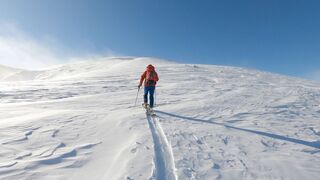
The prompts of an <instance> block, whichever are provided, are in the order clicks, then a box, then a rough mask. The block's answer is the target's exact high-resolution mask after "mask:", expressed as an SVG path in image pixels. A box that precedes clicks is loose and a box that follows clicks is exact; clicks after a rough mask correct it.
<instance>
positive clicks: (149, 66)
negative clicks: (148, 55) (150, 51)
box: [139, 64, 159, 87]
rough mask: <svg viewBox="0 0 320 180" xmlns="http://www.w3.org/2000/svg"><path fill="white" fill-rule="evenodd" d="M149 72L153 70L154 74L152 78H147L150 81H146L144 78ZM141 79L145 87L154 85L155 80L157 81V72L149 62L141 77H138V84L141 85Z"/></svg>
mask: <svg viewBox="0 0 320 180" xmlns="http://www.w3.org/2000/svg"><path fill="white" fill-rule="evenodd" d="M150 72H153V73H154V76H153V77H152V79H149V80H151V82H147V79H146V78H147V74H148V73H150ZM143 81H144V86H145V87H146V86H156V84H157V81H159V77H158V74H157V72H156V71H155V69H154V67H153V66H152V65H151V64H149V65H148V66H147V69H146V70H145V71H144V72H143V73H142V75H141V78H140V83H139V86H141V85H142V83H143Z"/></svg>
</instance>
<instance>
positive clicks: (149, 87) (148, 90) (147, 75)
mask: <svg viewBox="0 0 320 180" xmlns="http://www.w3.org/2000/svg"><path fill="white" fill-rule="evenodd" d="M157 81H159V77H158V74H157V72H156V71H155V68H154V66H152V65H151V64H149V65H148V66H147V69H146V70H145V71H144V72H143V73H142V75H141V78H140V83H139V86H138V88H140V87H141V86H142V83H143V82H144V95H143V102H144V103H143V106H144V108H148V106H149V107H150V108H151V109H152V108H153V106H154V91H155V88H156V84H157ZM148 95H149V104H148Z"/></svg>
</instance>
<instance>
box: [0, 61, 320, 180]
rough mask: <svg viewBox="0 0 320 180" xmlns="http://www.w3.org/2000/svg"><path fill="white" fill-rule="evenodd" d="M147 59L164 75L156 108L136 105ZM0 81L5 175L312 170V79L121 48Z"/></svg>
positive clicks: (319, 109)
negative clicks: (120, 53)
mask: <svg viewBox="0 0 320 180" xmlns="http://www.w3.org/2000/svg"><path fill="white" fill-rule="evenodd" d="M149 63H152V64H154V65H155V66H156V69H157V71H158V74H159V76H160V81H159V83H158V87H157V91H156V108H155V110H156V114H157V115H156V116H154V117H153V116H147V115H146V114H145V112H144V110H143V109H142V107H141V106H140V105H138V106H136V107H135V106H134V101H135V96H136V93H137V84H138V80H139V77H140V74H141V73H142V71H143V70H144V69H145V67H146V65H147V64H149ZM0 80H1V82H0V97H1V99H0V101H1V103H0V111H1V113H0V179H1V180H7V179H8V180H12V179H19V180H20V179H22V180H23V179H28V180H29V179H32V180H33V179H35V180H37V179H41V180H43V179H45V180H46V179H52V180H57V179H76V180H78V179H80V180H81V179H83V180H87V179H94V180H109V179H127V180H132V179H135V180H137V179H138V180H140V179H157V180H162V179H210V180H211V179H297V180H301V179H319V177H320V84H317V83H315V82H310V81H306V80H302V79H296V78H291V77H286V76H281V75H276V74H271V73H267V72H260V71H255V70H249V69H243V68H234V67H223V66H213V65H191V64H177V63H173V62H169V61H164V60H159V59H152V58H126V57H124V58H106V59H105V60H101V61H88V62H79V63H73V64H66V65H61V66H55V67H53V68H49V69H46V70H41V71H23V70H17V69H12V68H7V67H3V66H0ZM139 100H140V101H142V92H141V91H140V93H139ZM138 104H139V103H138Z"/></svg>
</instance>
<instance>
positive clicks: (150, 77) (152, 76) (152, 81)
mask: <svg viewBox="0 0 320 180" xmlns="http://www.w3.org/2000/svg"><path fill="white" fill-rule="evenodd" d="M156 77H157V74H156V73H155V72H154V71H147V75H146V86H154V85H156Z"/></svg>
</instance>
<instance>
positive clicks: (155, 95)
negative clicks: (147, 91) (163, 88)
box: [154, 87, 157, 106]
mask: <svg viewBox="0 0 320 180" xmlns="http://www.w3.org/2000/svg"><path fill="white" fill-rule="evenodd" d="M156 100H157V91H156V87H154V106H156V105H157V101H156Z"/></svg>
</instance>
